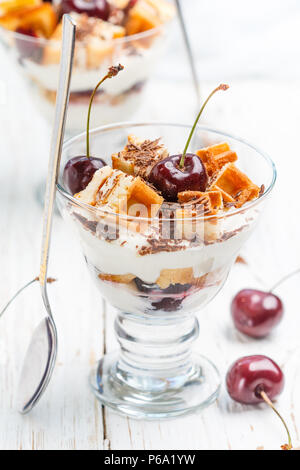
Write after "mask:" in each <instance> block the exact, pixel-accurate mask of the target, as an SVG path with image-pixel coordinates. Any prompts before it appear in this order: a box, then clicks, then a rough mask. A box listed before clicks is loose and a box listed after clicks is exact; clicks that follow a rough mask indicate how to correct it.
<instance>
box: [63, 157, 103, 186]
mask: <svg viewBox="0 0 300 470" xmlns="http://www.w3.org/2000/svg"><path fill="white" fill-rule="evenodd" d="M105 165H106V163H105V162H104V161H103V160H102V159H101V158H95V157H83V156H80V157H73V158H71V159H70V160H69V161H68V162H67V164H66V166H65V168H64V174H63V179H64V184H65V186H66V188H67V189H68V190H69V191H70V193H72V194H76V193H79V192H80V191H82V190H83V189H85V188H86V187H87V185H88V184H89V182H90V181H91V179H92V177H93V175H94V173H95V171H97V170H99V168H102V167H104V166H105Z"/></svg>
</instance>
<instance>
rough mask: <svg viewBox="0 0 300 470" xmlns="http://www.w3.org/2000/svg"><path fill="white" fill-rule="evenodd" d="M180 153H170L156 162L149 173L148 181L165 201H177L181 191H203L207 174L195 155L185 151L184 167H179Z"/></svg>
mask: <svg viewBox="0 0 300 470" xmlns="http://www.w3.org/2000/svg"><path fill="white" fill-rule="evenodd" d="M181 158H182V155H172V156H171V157H167V158H165V159H164V160H162V161H160V162H158V163H157V164H156V165H155V166H154V167H153V168H152V171H151V173H150V177H149V179H150V182H151V183H152V184H153V185H154V186H155V187H156V189H158V190H159V191H161V193H162V195H163V197H164V198H165V199H166V200H167V201H173V202H174V201H177V194H178V193H180V192H181V191H187V190H190V191H205V189H206V186H207V182H208V176H207V172H206V169H205V166H204V165H203V163H202V161H201V160H200V158H199V157H198V156H197V155H194V154H192V153H187V154H186V156H185V160H184V168H182V169H181V168H180V167H179V163H180V160H181Z"/></svg>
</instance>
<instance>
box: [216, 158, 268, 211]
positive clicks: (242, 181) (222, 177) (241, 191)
mask: <svg viewBox="0 0 300 470" xmlns="http://www.w3.org/2000/svg"><path fill="white" fill-rule="evenodd" d="M210 189H211V190H217V191H221V192H222V196H223V199H224V201H225V202H234V203H235V206H236V207H241V206H242V205H243V204H245V202H247V201H251V200H252V199H255V198H257V197H258V196H259V192H260V188H259V187H258V186H256V184H254V183H253V182H252V181H251V180H250V178H248V176H247V175H245V173H243V172H242V171H240V170H239V169H238V168H237V167H236V166H235V165H234V163H228V164H227V165H225V166H224V167H223V168H222V170H221V171H220V172H219V173H218V175H217V177H216V178H215V180H214V181H213V183H212V184H211V187H210Z"/></svg>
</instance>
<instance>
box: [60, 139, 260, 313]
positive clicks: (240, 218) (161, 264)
mask: <svg viewBox="0 0 300 470" xmlns="http://www.w3.org/2000/svg"><path fill="white" fill-rule="evenodd" d="M183 157H184V161H183V165H182V166H180V165H181V164H182V158H183ZM106 162H107V164H105V165H104V164H103V166H102V167H101V168H99V169H98V170H96V171H95V172H94V174H93V175H92V176H91V178H90V181H89V183H88V184H85V187H84V188H83V189H82V190H80V191H79V192H77V193H75V194H74V195H73V196H74V204H69V205H68V206H67V211H68V213H69V216H70V218H71V220H72V222H73V223H74V224H75V226H76V229H77V230H78V231H79V235H80V240H81V243H82V248H83V252H84V255H85V258H86V261H87V264H88V266H89V269H90V270H91V272H92V274H93V277H94V279H95V280H96V282H97V285H98V287H99V288H100V290H101V292H102V294H103V295H104V296H105V297H106V298H107V299H108V300H109V301H110V302H111V303H112V304H113V305H114V306H115V307H117V308H119V309H121V310H123V311H125V312H129V313H133V314H141V313H143V314H145V315H165V313H166V312H168V314H173V315H177V314H179V315H181V314H182V313H184V312H191V311H194V310H196V309H197V308H199V305H201V306H202V305H203V304H205V303H206V302H208V301H209V300H211V298H212V297H214V295H215V294H216V293H217V292H218V291H219V289H220V288H221V286H222V284H223V283H224V281H225V280H226V277H227V274H228V272H229V269H230V267H231V264H232V263H233V262H234V260H235V258H236V256H237V254H238V252H239V250H240V247H241V246H242V244H243V243H244V241H245V240H246V239H247V237H248V235H249V232H250V228H252V226H253V221H254V220H255V218H256V213H255V212H256V210H255V208H253V209H251V201H253V200H255V199H257V198H259V197H260V196H261V195H262V193H263V191H264V188H263V187H260V186H258V185H256V184H255V183H253V182H252V181H251V179H250V178H249V177H248V176H247V175H246V174H245V173H244V172H242V171H241V170H240V169H239V167H238V155H237V154H236V152H235V151H234V150H232V149H231V148H230V146H229V144H228V143H226V142H218V143H216V144H214V145H209V146H208V147H205V148H201V149H194V152H193V153H186V154H185V155H183V154H179V155H170V152H169V150H168V148H167V147H166V145H165V144H164V139H163V138H159V136H158V138H157V139H147V138H140V137H137V136H136V135H129V136H128V142H127V144H126V145H125V147H124V148H119V149H118V148H117V149H116V151H115V152H114V153H113V154H112V155H111V157H109V156H108V155H107V158H106ZM66 168H67V169H68V171H69V169H70V168H69V167H68V166H67V167H66ZM64 176H65V183H66V186H67V190H69V191H70V192H71V193H73V192H74V191H72V188H71V189H70V187H68V183H67V181H71V180H70V179H69V180H68V179H67V178H66V176H67V175H66V172H65V175H64Z"/></svg>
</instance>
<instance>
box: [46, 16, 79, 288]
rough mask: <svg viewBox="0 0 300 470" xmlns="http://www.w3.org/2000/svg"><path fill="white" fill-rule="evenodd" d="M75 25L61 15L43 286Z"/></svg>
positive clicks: (47, 193)
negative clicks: (61, 26)
mask: <svg viewBox="0 0 300 470" xmlns="http://www.w3.org/2000/svg"><path fill="white" fill-rule="evenodd" d="M75 31H76V25H75V22H74V21H73V19H72V18H71V17H70V16H69V15H64V17H63V40H62V51H61V60H60V72H59V84H58V91H57V96H56V106H55V120H54V127H53V132H52V138H51V148H50V157H49V166H48V176H47V185H46V192H45V202H44V216H43V238H42V252H41V264H40V276H39V281H40V284H41V286H42V287H43V286H44V285H45V282H46V279H47V269H48V257H49V247H50V235H51V228H52V219H53V208H54V202H55V193H56V183H57V178H58V171H59V165H60V158H61V151H62V144H63V137H64V128H65V121H66V115H67V106H68V102H69V94H70V81H71V74H72V65H73V57H74V45H75Z"/></svg>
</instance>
